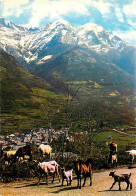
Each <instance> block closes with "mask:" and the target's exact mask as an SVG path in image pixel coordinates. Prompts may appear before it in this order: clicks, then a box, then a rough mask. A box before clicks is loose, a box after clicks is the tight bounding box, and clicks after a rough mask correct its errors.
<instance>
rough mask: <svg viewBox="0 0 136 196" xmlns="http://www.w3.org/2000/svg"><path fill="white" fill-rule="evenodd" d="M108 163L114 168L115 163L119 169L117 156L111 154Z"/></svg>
mask: <svg viewBox="0 0 136 196" xmlns="http://www.w3.org/2000/svg"><path fill="white" fill-rule="evenodd" d="M108 163H109V164H110V163H111V166H112V167H114V163H115V166H116V167H117V154H110V155H109V159H108Z"/></svg>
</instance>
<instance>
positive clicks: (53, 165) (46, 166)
mask: <svg viewBox="0 0 136 196" xmlns="http://www.w3.org/2000/svg"><path fill="white" fill-rule="evenodd" d="M38 165H39V166H40V168H39V170H40V172H41V174H45V175H46V183H47V184H48V175H49V174H52V175H53V180H52V183H53V182H54V178H55V174H57V175H58V178H59V182H60V175H59V171H58V166H59V165H58V163H57V162H56V161H49V162H42V163H39V164H38ZM40 179H41V176H39V181H38V185H39V183H40Z"/></svg>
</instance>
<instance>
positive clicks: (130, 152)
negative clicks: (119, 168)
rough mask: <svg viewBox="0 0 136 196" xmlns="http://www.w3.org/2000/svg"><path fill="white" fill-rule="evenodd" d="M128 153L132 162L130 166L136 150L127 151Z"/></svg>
mask: <svg viewBox="0 0 136 196" xmlns="http://www.w3.org/2000/svg"><path fill="white" fill-rule="evenodd" d="M126 152H128V153H129V154H130V155H131V161H132V164H133V163H134V158H135V156H136V150H129V151H126Z"/></svg>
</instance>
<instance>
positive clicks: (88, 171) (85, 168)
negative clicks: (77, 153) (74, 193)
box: [73, 159, 92, 189]
mask: <svg viewBox="0 0 136 196" xmlns="http://www.w3.org/2000/svg"><path fill="white" fill-rule="evenodd" d="M73 163H74V166H75V173H76V175H77V180H78V184H77V188H80V189H81V179H82V177H83V178H84V183H83V186H85V183H86V178H87V177H90V186H91V185H92V160H91V159H88V160H87V161H85V162H83V161H81V160H79V161H74V162H73Z"/></svg>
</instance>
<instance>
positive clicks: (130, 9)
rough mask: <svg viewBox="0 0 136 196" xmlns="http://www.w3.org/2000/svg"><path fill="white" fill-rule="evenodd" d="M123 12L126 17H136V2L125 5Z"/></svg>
mask: <svg viewBox="0 0 136 196" xmlns="http://www.w3.org/2000/svg"><path fill="white" fill-rule="evenodd" d="M123 11H124V13H125V14H126V16H128V17H129V16H136V0H133V1H132V3H131V4H128V5H125V6H124V7H123Z"/></svg>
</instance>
